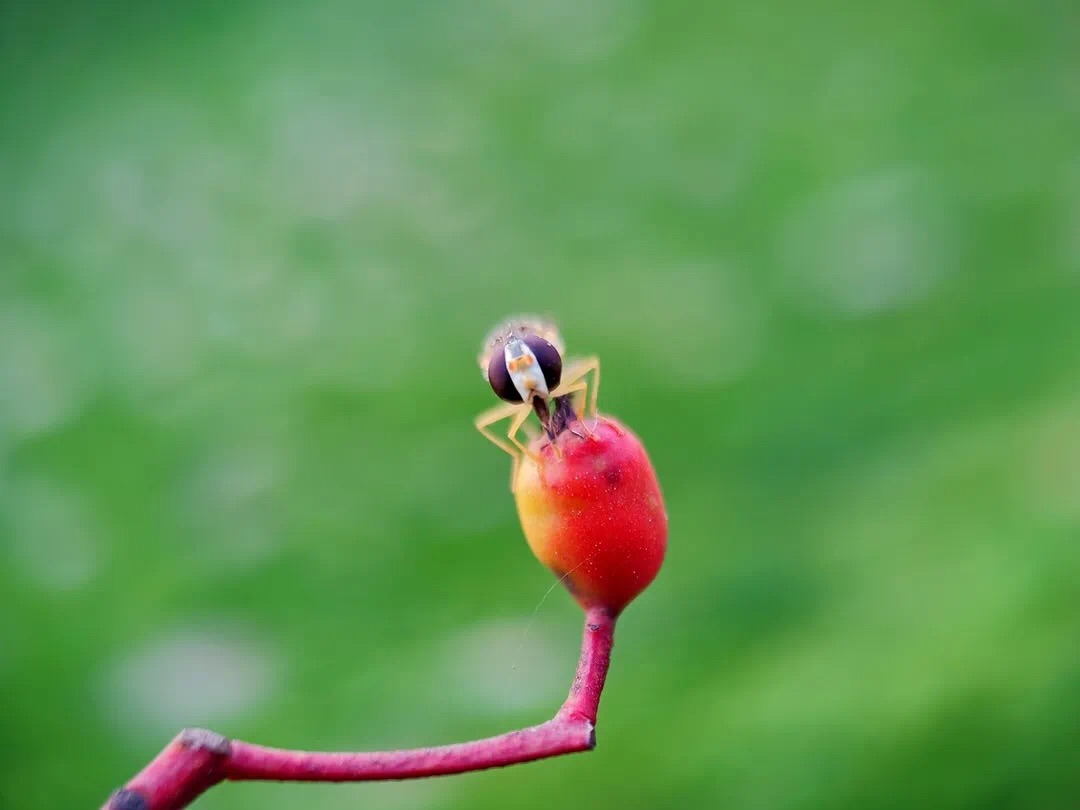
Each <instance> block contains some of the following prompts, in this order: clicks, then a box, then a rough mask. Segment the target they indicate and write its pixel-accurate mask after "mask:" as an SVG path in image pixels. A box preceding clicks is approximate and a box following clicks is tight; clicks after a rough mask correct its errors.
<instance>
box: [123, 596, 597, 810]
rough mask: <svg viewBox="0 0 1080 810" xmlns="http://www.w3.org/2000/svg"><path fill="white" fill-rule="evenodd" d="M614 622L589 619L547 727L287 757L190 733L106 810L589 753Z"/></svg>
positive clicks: (171, 806) (145, 809) (171, 809)
mask: <svg viewBox="0 0 1080 810" xmlns="http://www.w3.org/2000/svg"><path fill="white" fill-rule="evenodd" d="M614 634H615V616H614V615H612V614H611V613H610V612H609V611H607V610H605V609H602V608H590V609H589V610H587V611H586V614H585V632H584V638H583V639H582V642H581V660H580V661H579V662H578V669H577V674H576V675H575V676H574V683H573V685H572V686H571V687H570V695H569V697H567V699H566V702H565V703H564V704H563V705H562V708H561V709H559V711H558V713H557V714H556V715H555V717H553V718H552V719H551V720H548V721H547V722H546V723H541V724H540V725H538V726H531V727H529V728H524V729H521V730H520V731H511V732H509V733H508V734H501V735H499V736H498V737H488V738H487V739H483V740H475V741H473V742H466V743H457V744H455V745H443V746H439V747H436V748H415V749H410V750H406V751H385V752H376V753H360V754H356V753H321V752H311V751H288V750H284V749H281V748H266V747H264V746H261V745H253V744H252V743H246V742H241V741H239V740H228V739H226V738H225V737H222V736H221V735H219V734H215V733H214V732H212V731H202V730H199V729H187V730H185V731H183V732H181V733H180V735H179V736H178V737H177V738H176V739H174V740H173V741H172V742H171V743H169V745H168V746H167V747H166V748H165V750H164V751H162V752H161V753H160V754H158V755H157V757H155V758H154V760H153V761H152V762H151V763H150V764H149V765H147V766H146V768H144V769H143V770H142V771H141V772H139V773H138V774H136V776H135V777H134V778H133V779H132V780H131V781H130V782H128V783H127V785H125V786H124V787H123V788H121V789H120V790H118V791H116V792H115V793H113V795H112V796H111V797H109V800H108V801H107V802H106V803H105V805H104V807H103V808H102V810H178V808H181V807H186V806H187V805H188V804H190V803H191V802H192V801H194V800H195V799H196V798H197V797H198V796H199V795H200V794H202V793H203V792H205V791H206V790H208V789H209V788H211V787H213V786H214V785H216V784H217V783H218V782H221V781H223V780H226V779H228V780H235V781H240V780H252V779H257V780H266V781H277V782H365V781H372V780H382V779H415V778H418V777H422V776H441V775H445V774H454V773H465V772H467V771H480V770H484V769H485V768H498V767H502V766H505V765H515V764H518V763H522V762H531V761H533V760H537V759H544V758H545V757H554V756H558V755H560V754H572V753H576V752H578V751H589V750H591V749H592V748H593V747H594V746H595V745H596V737H595V734H594V731H593V729H594V726H595V725H596V713H597V710H598V709H599V706H600V693H601V692H602V691H603V689H604V680H605V678H606V677H607V671H608V664H609V663H610V661H611V647H612V644H613V643H614Z"/></svg>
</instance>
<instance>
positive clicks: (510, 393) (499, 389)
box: [487, 349, 521, 402]
mask: <svg viewBox="0 0 1080 810" xmlns="http://www.w3.org/2000/svg"><path fill="white" fill-rule="evenodd" d="M487 378H488V384H489V385H490V386H491V390H492V391H494V392H495V396H497V397H498V398H499V399H504V400H506V401H507V402H521V392H520V391H518V390H517V386H516V385H514V381H513V380H512V379H510V371H509V370H508V369H507V368H506V358H505V357H504V356H503V353H502V349H499V350H498V351H494V352H492V353H491V360H489V361H488V369H487Z"/></svg>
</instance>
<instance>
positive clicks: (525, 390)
mask: <svg viewBox="0 0 1080 810" xmlns="http://www.w3.org/2000/svg"><path fill="white" fill-rule="evenodd" d="M562 354H563V342H562V338H561V337H560V336H559V331H558V329H557V328H556V327H555V325H554V324H552V323H550V322H548V321H545V320H543V319H541V318H538V317H535V316H519V317H516V318H512V319H510V320H508V321H506V322H505V323H502V324H500V325H499V326H497V327H496V328H495V329H494V330H492V331H491V333H490V334H489V335H488V337H487V339H486V340H485V341H484V346H483V349H482V350H481V352H480V356H479V357H478V358H477V361H478V362H479V364H480V368H481V370H482V371H483V373H484V378H485V379H486V380H487V381H488V384H489V385H490V386H491V390H492V391H494V392H495V395H496V396H497V397H499V399H501V400H503V401H504V404H502V405H497V406H496V407H494V408H491V409H490V410H486V411H484V412H483V413H481V414H480V415H479V416H477V417H476V429H477V430H479V431H480V432H481V433H482V434H483V435H484V436H485V438H487V439H488V440H490V441H491V442H492V443H493V444H495V445H496V446H498V447H499V448H501V449H502V450H505V451H506V452H507V453H509V454H510V456H511V457H512V458H513V460H514V462H513V467H512V468H511V471H510V489H511V490H513V489H514V484H515V482H516V481H517V473H518V468H519V467H520V465H521V460H522V459H523V458H524V457H525V456H530V457H532V458H533V459H534V460H536V461H537V462H539V461H540V458H539V456H538V455H537V454H536V453H535V452H534V451H532V450H530V449H529V448H528V446H527V445H526V443H523V442H522V441H521V440H520V439H519V438H518V433H519V432H521V430H522V427H523V426H524V425H525V421H526V420H527V419H528V418H529V414H531V413H535V414H536V416H537V418H538V419H539V420H540V426H541V427H542V428H543V430H544V432H545V433H547V435H548V436H549V438H552V439H554V438H555V436H556V435H557V434H558V433H559V432H560V431H561V430H563V429H564V428H565V427H566V426H567V424H568V423H569V422H572V421H574V420H580V419H582V418H583V417H584V416H585V414H586V413H588V415H589V416H590V417H592V418H595V417H596V397H597V394H598V392H599V389H600V360H599V358H597V357H583V358H576V359H572V360H570V361H569V362H567V363H565V364H564V363H563V357H562ZM590 374H591V375H592V380H591V383H590V382H589V381H588V379H587V378H588V377H589V375H590ZM575 399H576V402H575ZM504 419H509V420H510V426H509V430H508V431H507V433H506V438H503V437H502V436H499V435H497V434H496V433H494V432H492V426H493V425H495V424H496V423H498V422H501V421H502V420H504ZM585 430H586V431H587V430H588V429H587V428H585ZM529 438H531V436H528V437H527V439H526V441H527V440H528V439H529Z"/></svg>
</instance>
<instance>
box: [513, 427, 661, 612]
mask: <svg viewBox="0 0 1080 810" xmlns="http://www.w3.org/2000/svg"><path fill="white" fill-rule="evenodd" d="M584 428H587V429H588V430H589V431H591V432H592V435H591V436H588V435H584V437H583V436H582V435H577V434H586V430H584V429H583V425H582V424H581V423H572V424H571V425H570V426H569V427H568V429H566V430H563V431H562V432H561V433H560V434H559V435H558V436H557V437H556V438H555V440H554V441H551V440H549V439H548V438H547V437H541V438H540V439H537V440H536V441H535V442H534V443H533V445H532V447H531V449H532V450H533V451H534V452H536V453H538V454H539V455H540V457H541V459H542V461H541V462H539V463H538V462H537V461H535V460H533V459H532V458H529V457H526V458H525V459H524V460H523V462H522V464H521V469H520V470H519V471H518V478H517V485H516V488H515V492H514V498H515V500H516V501H517V508H518V515H519V517H520V518H521V526H522V528H523V529H524V530H525V539H526V540H528V542H529V547H530V548H531V549H532V551H533V554H535V555H536V557H537V559H538V560H540V562H542V563H543V564H544V565H546V566H547V567H548V568H550V569H551V570H552V572H553V573H554V574H555V575H556V576H558V577H565V578H564V579H563V583H564V584H565V585H566V587H567V589H568V590H569V591H570V593H571V594H572V595H573V596H574V598H575V599H576V600H577V601H578V603H579V604H580V605H581V606H582V607H583V608H586V609H588V608H590V607H603V608H606V609H608V610H609V611H611V612H612V613H614V614H618V613H619V612H620V611H622V609H623V608H625V607H626V605H627V604H629V603H630V601H631V600H632V599H633V598H634V597H636V596H637V595H638V594H639V593H641V592H642V591H643V590H644V589H645V587H646V586H647V585H648V584H649V583H650V582H652V581H653V579H654V578H655V577H656V575H657V573H658V572H659V571H660V566H661V564H662V563H663V561H664V553H665V551H666V550H667V530H668V521H667V511H666V509H665V508H664V498H663V495H662V494H661V492H660V484H659V482H658V481H657V480H656V473H655V471H654V470H653V466H652V462H651V461H650V460H649V456H648V454H647V453H646V452H645V447H644V446H643V445H642V444H641V441H640V440H639V439H638V437H637V436H635V435H634V434H633V433H631V432H630V431H629V430H628V429H627V428H626V427H625V426H624V425H622V424H621V423H620V422H618V421H617V420H615V419H612V418H611V417H609V416H600V417H599V418H598V419H597V420H596V421H595V422H594V421H592V420H590V421H588V422H586V423H585V425H584ZM560 456H561V457H560Z"/></svg>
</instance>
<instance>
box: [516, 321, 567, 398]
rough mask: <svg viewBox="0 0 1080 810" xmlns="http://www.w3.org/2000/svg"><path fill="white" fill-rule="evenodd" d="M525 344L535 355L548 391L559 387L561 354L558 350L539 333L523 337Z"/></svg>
mask: <svg viewBox="0 0 1080 810" xmlns="http://www.w3.org/2000/svg"><path fill="white" fill-rule="evenodd" d="M524 340H525V345H526V346H528V347H529V350H530V351H531V352H532V353H533V354H534V355H536V362H537V363H539V364H540V371H541V372H542V373H543V375H544V382H545V383H547V388H548V391H554V390H555V389H556V388H558V387H559V380H561V379H562V355H561V354H559V350H558V349H556V348H555V347H554V346H552V345H551V344H550V343H549V342H548V341H546V340H544V339H543V338H542V337H540V336H539V335H528V336H527V337H525V338H524Z"/></svg>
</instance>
